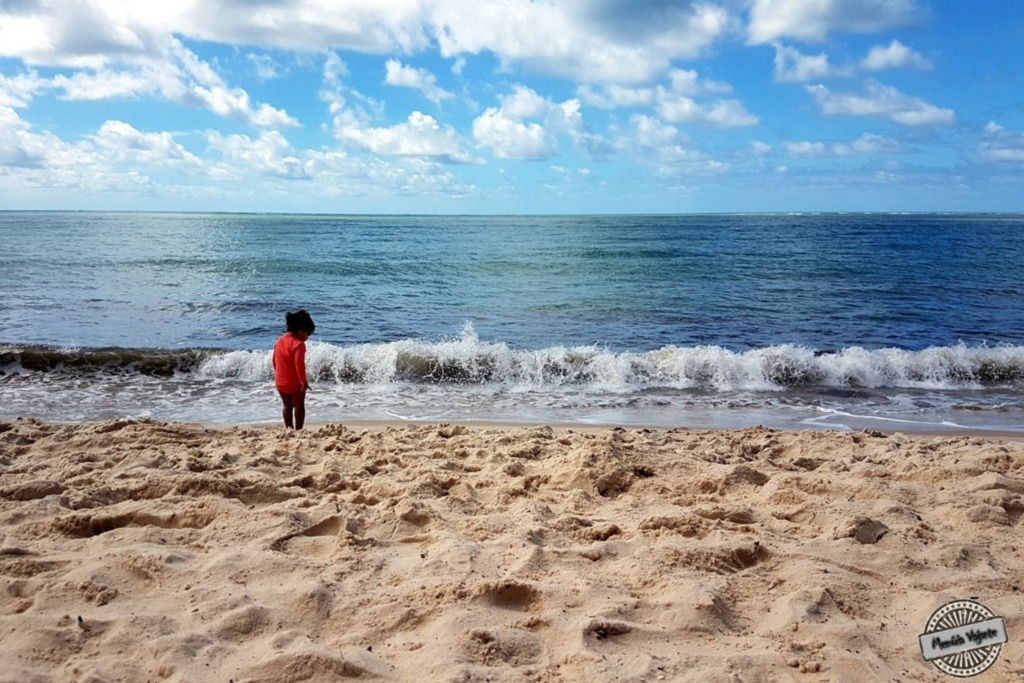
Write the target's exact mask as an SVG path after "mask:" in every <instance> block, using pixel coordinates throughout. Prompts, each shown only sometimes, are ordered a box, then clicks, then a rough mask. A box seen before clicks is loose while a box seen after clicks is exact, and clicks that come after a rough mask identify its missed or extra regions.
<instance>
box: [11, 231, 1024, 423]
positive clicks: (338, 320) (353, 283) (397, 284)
mask: <svg viewBox="0 0 1024 683" xmlns="http://www.w3.org/2000/svg"><path fill="white" fill-rule="evenodd" d="M0 232H2V234H3V235H4V237H5V240H6V242H7V243H8V244H9V245H11V246H10V248H9V250H8V251H7V252H6V253H4V254H3V255H0V273H3V281H4V285H5V289H6V290H7V291H8V294H7V298H6V301H5V305H4V306H3V307H2V308H0V372H2V374H0V417H4V418H11V417H17V416H22V415H24V416H35V417H40V418H43V419H47V420H56V421H88V420H102V419H111V418H117V417H154V418H157V419H170V420H187V421H200V422H207V423H246V422H273V421H276V419H277V399H276V396H275V395H274V391H273V388H272V386H270V384H271V369H270V363H269V358H270V355H269V348H270V346H271V345H272V344H273V341H274V339H276V336H277V335H278V334H280V331H281V324H282V323H281V321H282V319H283V314H284V312H285V311H286V310H295V309H297V308H300V307H303V308H307V309H308V310H310V311H311V312H312V314H313V316H314V318H315V319H316V320H317V324H318V329H317V334H316V335H315V336H314V339H313V341H312V342H311V343H310V353H309V367H310V374H311V377H312V379H313V386H314V393H313V394H312V395H311V396H310V399H309V406H310V418H311V419H316V420H318V421H323V422H327V421H344V420H380V419H391V420H410V421H412V420H427V421H438V420H442V421H459V422H473V421H493V420H498V421H502V422H513V423H515V422H522V423H541V422H561V423H569V424H572V423H578V424H625V425H650V426H676V425H687V426H699V427H737V426H748V425H753V424H764V425H769V426H779V427H787V428H802V427H811V428H838V429H848V428H853V429H856V428H861V427H871V428H886V429H890V428H891V429H901V430H909V431H934V430H943V429H998V430H1016V429H1019V428H1021V427H1022V425H1024V410H1022V408H1021V406H1022V405H1024V401H1022V400H1021V399H1022V397H1024V346H1022V345H1021V344H1022V340H1024V274H1022V273H1021V270H1020V268H1019V263H1021V262H1022V261H1024V217H1020V216H1006V215H936V214H918V215H900V216H896V215H886V214H857V215H840V214H825V215H756V216H755V215H742V216H741V215H736V216H589V217H588V216H579V217H567V216H561V217H559V216H552V217H524V216H520V217H450V216H448V217H445V216H425V217H414V216H374V217H359V216H349V217H346V216H277V215H246V214H135V213H115V214H109V213H59V212H0Z"/></svg>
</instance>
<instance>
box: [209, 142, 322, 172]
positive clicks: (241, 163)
mask: <svg viewBox="0 0 1024 683" xmlns="http://www.w3.org/2000/svg"><path fill="white" fill-rule="evenodd" d="M207 144H208V145H209V148H210V149H211V150H213V151H215V152H217V153H219V154H220V155H221V157H222V158H223V159H224V160H225V161H227V162H229V163H231V164H234V165H235V167H236V168H237V170H238V171H239V172H240V173H241V174H246V173H257V174H260V175H266V176H273V177H278V178H292V179H306V178H309V174H308V172H307V171H306V169H305V166H304V164H303V162H302V160H301V159H299V157H298V156H296V154H295V153H294V151H293V150H292V148H291V145H289V144H288V141H287V140H286V139H285V137H284V136H283V135H281V133H279V132H278V131H276V130H269V131H263V132H262V133H260V136H259V137H258V138H256V139H253V138H250V137H249V136H248V135H221V134H220V133H218V132H211V133H209V134H208V135H207ZM237 177H238V176H236V177H235V179H237Z"/></svg>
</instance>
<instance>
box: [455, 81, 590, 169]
mask: <svg viewBox="0 0 1024 683" xmlns="http://www.w3.org/2000/svg"><path fill="white" fill-rule="evenodd" d="M499 99H500V101H501V106H500V107H489V108H488V109H486V110H485V111H484V112H483V114H481V115H480V116H478V117H477V118H476V120H474V121H473V137H474V138H476V141H477V142H478V143H479V144H480V145H482V146H484V147H488V148H490V149H491V150H492V151H493V152H494V155H495V156H496V157H499V158H503V159H529V160H544V159H549V158H551V157H552V156H554V155H555V154H556V153H557V152H558V139H557V135H559V134H563V135H568V136H569V137H570V138H572V139H573V140H574V141H575V142H576V143H577V144H579V145H580V146H581V147H583V148H585V149H587V148H590V149H596V148H598V147H600V141H599V140H595V139H594V137H593V136H590V135H588V134H587V133H586V131H585V130H584V126H583V115H582V114H581V112H580V101H579V100H578V99H575V98H574V99H569V100H566V101H565V102H562V103H556V102H553V101H552V100H549V99H547V98H545V97H542V96H541V95H539V94H538V93H537V92H536V91H534V90H532V89H530V88H527V87H525V86H523V85H517V86H515V87H514V88H513V90H512V92H511V93H509V94H508V95H504V96H502V97H500V98H499ZM529 119H534V120H532V121H531V120H529Z"/></svg>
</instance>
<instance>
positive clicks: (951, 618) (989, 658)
mask: <svg viewBox="0 0 1024 683" xmlns="http://www.w3.org/2000/svg"><path fill="white" fill-rule="evenodd" d="M918 641H919V643H920V645H921V654H922V655H923V656H924V658H925V661H929V662H931V663H932V664H934V665H935V667H936V668H937V669H938V670H939V671H942V672H944V673H947V674H949V675H950V676H956V677H958V678H969V677H971V676H977V675H978V674H980V673H981V672H983V671H985V670H986V669H988V668H989V667H990V666H992V665H993V664H995V662H996V660H997V659H999V654H1000V653H1001V652H1002V651H1003V644H1004V643H1006V641H1007V637H1006V623H1005V621H1004V620H1003V618H1002V617H997V616H996V615H995V614H993V613H992V610H990V609H989V608H988V607H985V606H984V605H983V604H981V603H980V602H978V601H976V600H953V601H952V602H947V603H946V604H945V605H943V606H942V607H940V608H939V609H937V610H935V612H934V614H932V616H931V618H930V619H929V620H928V624H927V625H926V626H925V628H924V633H922V634H921V635H920V636H918Z"/></svg>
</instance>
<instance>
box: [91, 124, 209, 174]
mask: <svg viewBox="0 0 1024 683" xmlns="http://www.w3.org/2000/svg"><path fill="white" fill-rule="evenodd" d="M91 138H92V140H93V141H94V142H95V143H96V145H97V147H99V148H100V149H104V150H107V151H108V152H110V153H111V158H112V159H113V160H114V161H133V162H141V163H147V164H156V165H168V166H179V167H191V168H199V167H201V166H202V161H201V160H200V159H199V157H197V156H195V155H194V154H192V153H191V152H189V151H188V150H186V149H185V148H184V147H183V146H182V145H181V144H180V143H178V142H177V141H175V140H174V137H173V136H172V135H171V134H170V133H167V132H160V133H143V132H141V131H139V130H136V129H135V128H134V127H133V126H131V125H129V124H127V123H125V122H123V121H106V122H105V123H104V124H103V125H102V126H100V129H99V131H97V133H96V134H95V135H93V136H91Z"/></svg>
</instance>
